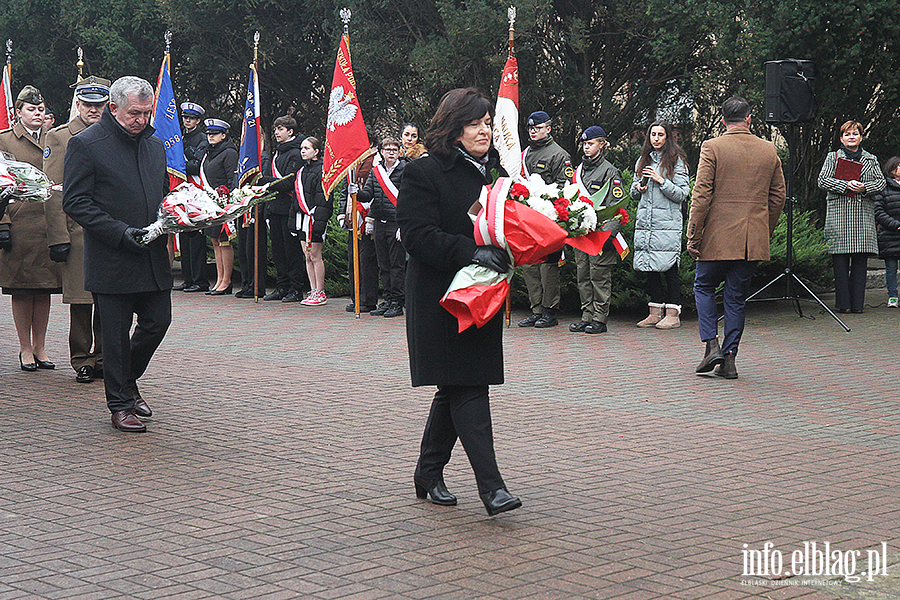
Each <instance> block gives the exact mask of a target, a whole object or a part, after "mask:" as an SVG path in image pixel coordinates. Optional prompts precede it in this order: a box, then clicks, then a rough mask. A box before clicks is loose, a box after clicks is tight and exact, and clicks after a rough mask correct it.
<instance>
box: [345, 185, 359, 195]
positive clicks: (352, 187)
mask: <svg viewBox="0 0 900 600" xmlns="http://www.w3.org/2000/svg"><path fill="white" fill-rule="evenodd" d="M358 191H359V186H358V185H356V184H355V183H348V184H347V192H348V193H350V194H355V193H356V192H358Z"/></svg>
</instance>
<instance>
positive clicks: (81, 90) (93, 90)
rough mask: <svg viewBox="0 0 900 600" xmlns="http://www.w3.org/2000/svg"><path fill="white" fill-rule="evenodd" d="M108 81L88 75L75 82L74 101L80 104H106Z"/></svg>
mask: <svg viewBox="0 0 900 600" xmlns="http://www.w3.org/2000/svg"><path fill="white" fill-rule="evenodd" d="M109 86H110V81H109V79H103V78H102V77H97V76H95V75H90V76H88V77H85V78H84V79H80V80H78V81H76V82H75V84H74V85H72V87H74V88H75V99H76V100H81V101H82V102H106V101H107V100H109Z"/></svg>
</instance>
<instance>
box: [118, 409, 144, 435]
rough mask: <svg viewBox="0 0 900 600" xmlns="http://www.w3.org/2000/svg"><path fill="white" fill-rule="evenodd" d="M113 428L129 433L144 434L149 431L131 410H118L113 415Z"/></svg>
mask: <svg viewBox="0 0 900 600" xmlns="http://www.w3.org/2000/svg"><path fill="white" fill-rule="evenodd" d="M112 424H113V427H115V428H116V429H118V430H119V431H127V432H129V433H143V432H145V431H147V426H146V425H144V424H143V423H141V420H140V419H138V418H137V417H136V416H134V413H133V412H131V411H130V410H117V411H116V412H114V413H113V414H112Z"/></svg>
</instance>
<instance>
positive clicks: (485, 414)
mask: <svg viewBox="0 0 900 600" xmlns="http://www.w3.org/2000/svg"><path fill="white" fill-rule="evenodd" d="M457 438H459V440H460V441H461V442H462V445H463V450H465V451H466V455H467V456H468V457H469V463H470V464H471V465H472V470H473V471H475V480H476V481H477V482H478V492H479V493H480V494H485V493H487V492H492V491H494V490H498V489H500V488H503V487H506V485H505V484H504V483H503V478H502V477H501V476H500V469H499V468H497V457H496V456H495V454H494V432H493V428H492V427H491V406H490V400H489V398H488V386H486V385H484V386H460V385H446V386H438V391H437V393H436V394H435V395H434V400H433V401H432V403H431V413H430V414H429V415H428V421H427V422H426V424H425V432H424V434H423V435H422V448H421V452H420V454H419V463H418V464H417V465H416V477H417V478H419V479H422V480H424V481H425V482H429V483H430V482H432V481H436V480H438V479H443V477H444V475H443V473H444V467H445V466H446V465H447V463H448V462H450V454H451V452H453V446H455V445H456V440H457Z"/></svg>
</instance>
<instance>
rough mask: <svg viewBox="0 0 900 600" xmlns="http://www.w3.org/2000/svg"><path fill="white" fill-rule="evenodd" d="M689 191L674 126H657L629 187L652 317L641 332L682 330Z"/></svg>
mask: <svg viewBox="0 0 900 600" xmlns="http://www.w3.org/2000/svg"><path fill="white" fill-rule="evenodd" d="M690 191H691V183H690V179H689V177H688V167H687V157H686V155H685V153H684V150H682V149H681V147H680V146H679V145H678V143H677V142H676V141H675V136H674V132H673V130H672V126H671V125H670V124H669V123H667V122H665V121H656V122H654V123H653V124H652V125H650V127H649V129H647V135H646V136H645V137H644V146H643V148H641V156H640V158H639V159H638V161H637V164H636V165H635V167H634V181H633V182H632V184H631V197H632V198H633V199H635V200H638V208H637V216H636V217H635V227H634V270H635V271H643V272H645V273H646V288H645V289H646V291H647V295H648V296H649V297H650V302H649V306H650V314H649V316H647V318H646V319H644V320H642V321H640V322H639V323H638V324H637V326H638V327H656V328H657V329H674V328H676V327H680V326H681V276H680V274H679V271H678V266H679V264H680V262H681V237H682V231H683V228H682V224H683V217H682V213H681V204H682V203H683V202H685V201H686V200H687V199H688V195H689V194H690ZM663 279H665V289H664V286H663Z"/></svg>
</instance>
